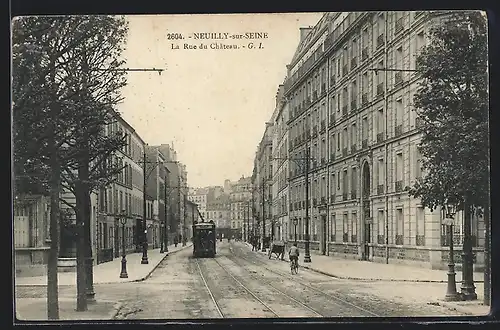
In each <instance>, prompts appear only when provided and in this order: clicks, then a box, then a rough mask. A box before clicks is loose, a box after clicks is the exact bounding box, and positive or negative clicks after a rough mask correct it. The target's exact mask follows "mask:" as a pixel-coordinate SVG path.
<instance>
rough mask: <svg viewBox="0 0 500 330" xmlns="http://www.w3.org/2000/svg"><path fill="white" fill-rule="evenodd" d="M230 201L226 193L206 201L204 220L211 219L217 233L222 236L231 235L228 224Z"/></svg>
mask: <svg viewBox="0 0 500 330" xmlns="http://www.w3.org/2000/svg"><path fill="white" fill-rule="evenodd" d="M230 212H231V202H230V200H229V195H228V194H221V195H220V196H218V197H216V198H214V199H213V200H209V201H208V203H207V218H206V219H205V221H207V222H208V221H213V222H214V223H215V226H216V227H217V234H218V235H220V234H223V237H230V235H232V232H231V226H230Z"/></svg>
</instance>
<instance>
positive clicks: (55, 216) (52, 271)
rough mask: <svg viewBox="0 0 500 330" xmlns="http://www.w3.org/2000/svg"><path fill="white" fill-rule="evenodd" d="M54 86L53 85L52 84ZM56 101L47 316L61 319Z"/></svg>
mask: <svg viewBox="0 0 500 330" xmlns="http://www.w3.org/2000/svg"><path fill="white" fill-rule="evenodd" d="M51 65H52V66H55V59H53V58H51ZM50 80H51V82H52V84H54V83H55V71H54V69H53V70H51V74H50ZM51 87H52V86H51ZM52 97H53V98H54V102H53V103H52V107H51V111H50V114H51V117H52V120H51V121H50V126H51V128H52V129H51V130H50V132H51V135H50V139H49V148H50V149H49V150H50V163H51V167H50V168H51V170H50V250H49V256H48V263H47V317H48V319H49V320H58V319H59V288H58V283H57V281H58V276H57V275H58V270H57V260H58V258H59V237H60V236H59V216H60V211H59V192H60V189H61V188H60V187H61V173H60V172H61V165H60V162H59V161H60V160H59V157H58V155H57V148H56V136H55V135H54V134H55V132H56V129H55V127H56V122H55V121H56V119H57V117H58V112H59V104H57V101H56V100H55V98H56V95H55V93H54V95H52Z"/></svg>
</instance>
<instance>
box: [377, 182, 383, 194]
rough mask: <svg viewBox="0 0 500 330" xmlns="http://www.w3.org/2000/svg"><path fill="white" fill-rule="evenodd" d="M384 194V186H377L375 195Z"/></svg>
mask: <svg viewBox="0 0 500 330" xmlns="http://www.w3.org/2000/svg"><path fill="white" fill-rule="evenodd" d="M383 193H384V185H383V184H379V185H378V186H377V195H382V194H383Z"/></svg>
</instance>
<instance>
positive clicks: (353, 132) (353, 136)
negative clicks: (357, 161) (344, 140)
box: [351, 123, 358, 146]
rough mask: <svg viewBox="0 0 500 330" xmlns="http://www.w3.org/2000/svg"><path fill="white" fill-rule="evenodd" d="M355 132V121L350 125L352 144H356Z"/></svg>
mask: <svg viewBox="0 0 500 330" xmlns="http://www.w3.org/2000/svg"><path fill="white" fill-rule="evenodd" d="M356 134H357V130H356V123H353V124H352V125H351V144H352V145H353V146H356V144H357V142H358V141H357V139H356Z"/></svg>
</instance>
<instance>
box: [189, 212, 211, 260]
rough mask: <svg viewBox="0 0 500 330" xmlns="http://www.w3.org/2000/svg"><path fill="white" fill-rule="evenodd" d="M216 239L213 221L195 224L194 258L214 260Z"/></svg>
mask: <svg viewBox="0 0 500 330" xmlns="http://www.w3.org/2000/svg"><path fill="white" fill-rule="evenodd" d="M216 237H217V236H216V232H215V223H214V222H213V221H209V222H198V223H195V224H194V225H193V256H194V257H195V258H199V257H210V258H214V257H215V254H216V249H215V240H216Z"/></svg>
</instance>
